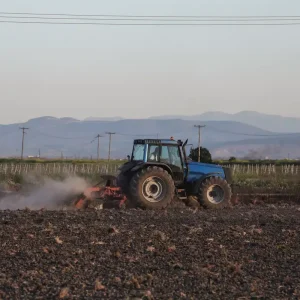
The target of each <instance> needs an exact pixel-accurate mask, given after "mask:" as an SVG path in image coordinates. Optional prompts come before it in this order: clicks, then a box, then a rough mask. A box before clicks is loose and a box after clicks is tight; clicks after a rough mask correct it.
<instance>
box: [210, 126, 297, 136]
mask: <svg viewBox="0 0 300 300" xmlns="http://www.w3.org/2000/svg"><path fill="white" fill-rule="evenodd" d="M207 127H208V128H210V129H213V130H215V131H219V132H223V133H229V134H234V135H244V136H254V137H285V136H290V135H292V136H294V135H299V134H300V133H297V132H294V133H281V134H276V133H274V134H255V133H245V132H234V131H229V130H224V129H219V128H215V127H213V126H211V125H207Z"/></svg>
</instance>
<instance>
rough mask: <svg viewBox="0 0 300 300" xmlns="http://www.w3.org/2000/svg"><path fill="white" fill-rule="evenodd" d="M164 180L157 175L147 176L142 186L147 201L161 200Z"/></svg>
mask: <svg viewBox="0 0 300 300" xmlns="http://www.w3.org/2000/svg"><path fill="white" fill-rule="evenodd" d="M163 190H164V182H163V181H162V180H161V179H160V178H159V177H154V176H153V177H149V178H147V179H146V180H145V181H144V183H143V187H142V193H143V196H144V198H145V199H146V200H147V201H149V202H159V201H161V200H162V195H163Z"/></svg>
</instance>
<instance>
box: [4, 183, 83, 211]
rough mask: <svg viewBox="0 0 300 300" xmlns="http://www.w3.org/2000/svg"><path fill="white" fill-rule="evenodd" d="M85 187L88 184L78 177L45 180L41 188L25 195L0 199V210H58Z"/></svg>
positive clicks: (20, 194) (10, 195)
mask: <svg viewBox="0 0 300 300" xmlns="http://www.w3.org/2000/svg"><path fill="white" fill-rule="evenodd" d="M87 187H88V183H87V182H86V181H85V180H84V179H83V178H79V177H68V178H66V179H65V180H62V181H56V180H53V179H50V178H46V179H44V182H43V184H42V185H41V186H39V187H36V188H34V189H31V190H30V191H28V192H27V193H26V195H24V194H22V192H21V193H11V194H7V196H5V197H3V198H2V199H0V210H18V209H26V208H29V209H31V210H38V209H42V208H45V209H51V210H55V209H60V208H61V206H62V205H63V204H64V203H65V202H66V201H68V200H72V199H74V197H76V196H77V195H78V194H81V193H82V192H83V191H84V190H85V189H86V188H87Z"/></svg>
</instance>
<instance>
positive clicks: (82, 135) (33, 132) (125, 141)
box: [0, 116, 273, 158]
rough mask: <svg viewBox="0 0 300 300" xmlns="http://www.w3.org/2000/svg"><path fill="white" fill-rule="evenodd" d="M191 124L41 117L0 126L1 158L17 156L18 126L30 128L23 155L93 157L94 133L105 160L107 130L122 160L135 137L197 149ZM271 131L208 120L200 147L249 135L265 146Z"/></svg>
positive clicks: (175, 121) (213, 145)
mask: <svg viewBox="0 0 300 300" xmlns="http://www.w3.org/2000/svg"><path fill="white" fill-rule="evenodd" d="M194 123H195V122H194V121H187V120H180V119H171V120H151V119H134V120H133V119H128V120H119V121H79V120H76V119H73V118H53V117H49V116H47V117H41V118H35V119H31V120H29V121H28V122H26V123H24V124H11V125H0V140H1V144H0V156H19V155H20V151H21V138H22V131H21V130H19V126H25V127H29V130H27V134H26V136H25V152H24V155H37V154H38V152H39V149H40V151H41V155H42V156H48V157H60V156H61V153H63V155H64V156H67V157H90V156H93V157H95V155H96V153H97V144H96V142H95V141H94V142H92V140H93V139H94V138H95V136H96V135H97V134H100V135H103V137H101V139H100V156H101V157H102V158H103V157H105V158H106V157H107V153H108V136H107V135H106V134H105V132H107V131H111V132H115V133H116V134H115V135H113V136H112V148H111V151H112V153H111V154H112V157H114V158H117V157H118V158H124V157H126V155H127V154H130V153H131V150H132V141H133V139H134V138H143V137H144V138H147V137H148V138H157V137H159V138H169V137H170V136H174V137H175V138H176V139H186V138H188V139H189V143H192V144H193V145H194V146H195V147H196V146H197V140H198V132H197V129H196V128H194ZM272 134H273V133H272V132H269V131H266V130H262V129H260V128H257V127H254V126H250V125H247V124H243V123H241V122H232V121H207V122H206V128H204V129H203V130H202V135H201V141H202V145H203V146H205V147H208V148H210V149H212V150H213V149H214V148H220V147H221V145H222V144H224V143H227V142H229V141H230V142H238V141H242V140H243V139H245V138H249V135H250V136H252V135H262V136H260V137H256V136H255V138H256V139H259V140H261V141H262V143H264V140H265V137H264V135H272Z"/></svg>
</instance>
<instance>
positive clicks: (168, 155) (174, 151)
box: [160, 145, 182, 168]
mask: <svg viewBox="0 0 300 300" xmlns="http://www.w3.org/2000/svg"><path fill="white" fill-rule="evenodd" d="M160 161H161V162H164V163H166V164H168V165H173V166H176V167H179V168H182V165H181V157H180V153H179V149H178V146H175V145H174V146H173V145H168V146H162V147H161V156H160Z"/></svg>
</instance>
